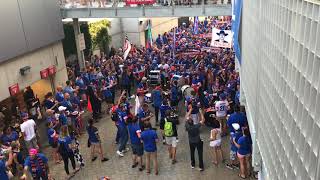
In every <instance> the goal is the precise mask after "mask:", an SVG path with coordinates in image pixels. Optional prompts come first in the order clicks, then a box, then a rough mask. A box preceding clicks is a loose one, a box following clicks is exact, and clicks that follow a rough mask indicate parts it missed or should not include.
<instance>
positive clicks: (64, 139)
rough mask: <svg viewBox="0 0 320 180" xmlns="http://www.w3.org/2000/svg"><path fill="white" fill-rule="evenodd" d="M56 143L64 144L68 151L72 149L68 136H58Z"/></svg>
mask: <svg viewBox="0 0 320 180" xmlns="http://www.w3.org/2000/svg"><path fill="white" fill-rule="evenodd" d="M58 143H59V145H60V146H64V148H65V149H67V151H68V152H72V149H71V148H70V147H69V144H71V143H72V139H71V137H70V136H66V137H64V138H59V139H58Z"/></svg>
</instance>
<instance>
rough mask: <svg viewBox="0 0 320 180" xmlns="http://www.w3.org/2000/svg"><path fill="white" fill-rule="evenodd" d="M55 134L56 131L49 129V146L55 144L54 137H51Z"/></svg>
mask: <svg viewBox="0 0 320 180" xmlns="http://www.w3.org/2000/svg"><path fill="white" fill-rule="evenodd" d="M54 133H55V130H54V129H53V128H49V129H48V132H47V134H48V141H49V144H53V143H54V139H53V137H51V136H52V135H53V134H54Z"/></svg>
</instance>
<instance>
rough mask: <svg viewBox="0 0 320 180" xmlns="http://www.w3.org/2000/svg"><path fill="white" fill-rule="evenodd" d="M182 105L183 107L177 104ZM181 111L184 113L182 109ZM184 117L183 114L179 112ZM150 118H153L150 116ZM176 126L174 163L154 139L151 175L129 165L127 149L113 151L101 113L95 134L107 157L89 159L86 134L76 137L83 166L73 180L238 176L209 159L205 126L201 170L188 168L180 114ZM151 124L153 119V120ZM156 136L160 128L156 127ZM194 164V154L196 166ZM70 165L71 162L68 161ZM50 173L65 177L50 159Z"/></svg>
mask: <svg viewBox="0 0 320 180" xmlns="http://www.w3.org/2000/svg"><path fill="white" fill-rule="evenodd" d="M181 109H183V108H181ZM183 114H184V113H183ZM183 117H184V116H183ZM153 121H154V120H153ZM180 122H181V123H180V125H179V126H178V135H179V143H178V147H177V161H178V162H177V163H176V164H175V165H172V164H171V161H170V160H169V157H168V152H167V149H166V146H165V145H163V144H162V142H159V143H158V161H159V175H158V176H155V175H154V174H153V171H152V169H151V174H150V175H147V174H146V171H145V170H144V171H142V172H139V171H138V169H137V168H135V169H132V168H131V164H132V160H131V151H129V152H127V153H126V154H125V157H122V158H120V157H118V156H117V155H116V149H117V146H116V144H114V139H115V133H116V128H115V126H114V123H113V122H112V121H111V119H110V115H104V117H103V118H102V119H101V120H100V121H99V122H98V123H96V124H95V126H96V127H98V128H99V134H100V136H101V139H102V142H103V144H102V145H103V149H104V153H105V155H106V157H108V158H109V159H110V160H109V161H107V162H104V163H101V162H100V159H97V160H96V161H95V162H91V159H90V149H89V148H87V138H88V136H87V134H84V135H83V136H82V137H81V138H80V142H81V147H80V151H81V153H82V155H83V156H84V159H85V160H86V166H85V167H84V169H82V170H81V171H79V172H78V173H77V174H76V175H75V176H74V178H72V179H74V180H97V179H98V177H102V176H109V177H110V178H111V179H112V180H149V179H152V180H158V179H159V180H193V179H194V180H234V179H239V177H238V171H239V170H229V169H227V168H226V167H225V165H223V164H220V165H219V166H215V165H213V164H212V163H211V154H210V152H209V150H210V149H209V128H207V127H203V128H202V130H201V131H202V134H201V135H202V136H201V137H202V139H203V140H204V165H205V171H203V172H199V171H198V169H197V168H195V169H191V165H190V155H189V153H190V152H189V144H188V137H187V133H186V131H185V129H184V120H183V118H182V116H181V117H180ZM153 124H154V122H153ZM158 135H159V137H161V136H160V132H159V131H158ZM228 139H229V137H225V138H223V151H224V155H225V157H226V159H229V143H228V142H229V140H228ZM197 165H198V161H197V155H196V167H197ZM69 166H70V168H71V165H69ZM50 169H51V174H52V175H53V177H54V178H55V179H56V180H64V179H66V174H65V171H64V168H63V163H62V164H59V165H55V164H52V161H50Z"/></svg>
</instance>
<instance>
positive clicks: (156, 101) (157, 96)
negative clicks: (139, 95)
mask: <svg viewBox="0 0 320 180" xmlns="http://www.w3.org/2000/svg"><path fill="white" fill-rule="evenodd" d="M152 100H153V105H154V107H160V106H161V102H162V97H161V91H160V90H154V91H153V92H152Z"/></svg>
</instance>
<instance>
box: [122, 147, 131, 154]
mask: <svg viewBox="0 0 320 180" xmlns="http://www.w3.org/2000/svg"><path fill="white" fill-rule="evenodd" d="M128 151H129V148H126V149H124V150H123V151H122V152H121V153H126V152H128Z"/></svg>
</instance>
